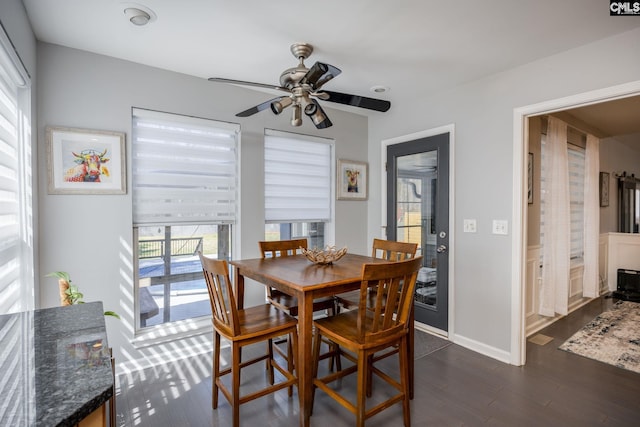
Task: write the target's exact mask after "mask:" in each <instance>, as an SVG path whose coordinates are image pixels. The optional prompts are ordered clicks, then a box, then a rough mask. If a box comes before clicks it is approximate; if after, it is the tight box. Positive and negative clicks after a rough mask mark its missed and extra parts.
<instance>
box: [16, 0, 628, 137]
mask: <svg viewBox="0 0 640 427" xmlns="http://www.w3.org/2000/svg"><path fill="white" fill-rule="evenodd" d="M23 3H24V5H25V7H26V10H27V13H28V15H29V19H30V20H31V23H32V26H33V30H34V32H35V34H36V37H37V38H38V40H41V41H45V42H48V43H54V44H59V45H63V46H68V47H72V48H77V49H82V50H86V51H90V52H95V53H99V54H103V55H108V56H112V57H116V58H122V59H125V60H130V61H134V62H138V63H142V64H147V65H150V66H154V67H159V68H163V69H167V70H172V71H176V72H180V73H185V74H189V75H193V76H197V77H201V78H203V79H206V78H208V77H225V78H231V79H237V80H247V81H255V82H260V83H267V84H278V79H279V76H280V73H281V72H282V71H283V70H284V69H286V68H289V67H293V66H295V65H296V64H297V61H296V60H295V59H294V58H293V56H292V55H291V53H290V51H289V46H290V45H291V44H292V43H294V42H307V43H311V44H312V45H313V46H314V48H315V51H314V53H313V54H312V55H311V57H310V58H309V59H308V60H307V61H306V65H307V66H311V65H312V64H313V63H314V62H315V61H323V62H327V63H329V64H332V65H334V66H336V67H338V68H340V69H341V70H342V74H341V75H340V76H339V77H337V78H336V79H334V80H333V81H331V82H330V83H328V84H327V85H326V86H325V89H327V90H333V91H339V92H346V93H352V94H356V95H361V96H370V97H377V98H383V99H387V100H389V101H391V104H392V106H391V108H393V105H394V104H397V103H401V102H403V100H407V99H412V98H415V97H426V96H428V95H429V94H432V93H434V92H436V91H441V90H445V89H447V88H450V87H454V86H457V85H460V84H463V83H466V82H470V81H473V80H477V79H480V78H482V77H485V76H488V75H491V74H494V73H497V72H500V71H502V70H506V69H509V68H513V67H516V66H518V65H522V64H525V63H528V62H531V61H534V60H536V59H539V58H543V57H546V56H550V55H553V54H555V53H559V52H563V51H566V50H568V49H572V48H575V47H578V46H581V45H584V44H588V43H590V42H593V41H595V40H598V39H601V38H605V37H608V36H612V35H616V34H618V33H622V32H625V31H629V30H632V29H635V28H638V27H640V19H635V17H610V16H609V10H608V3H607V2H606V1H604V0H562V1H558V0H536V1H513V0H484V1H479V0H458V1H455V2H449V1H442V0H438V1H435V0H394V1H372V0H323V1H291V0H289V1H282V0H269V1H266V0H241V1H240V0H238V1H231V0H182V1H177V0H139V2H138V4H142V5H143V6H146V7H148V8H150V9H151V10H152V11H153V12H154V13H155V15H156V17H157V19H155V20H153V22H151V23H149V24H148V25H146V26H144V27H137V26H134V25H132V24H131V23H130V22H129V21H128V20H127V19H126V18H125V16H124V13H123V11H124V9H125V7H127V6H131V5H132V4H134V3H131V2H123V1H120V0H23ZM634 54H635V53H634ZM211 84H220V83H211ZM375 85H382V86H386V87H388V88H389V91H388V92H386V93H384V94H374V93H372V92H371V91H370V88H371V87H372V86H375ZM332 106H333V105H332ZM248 107H250V106H247V108H248ZM357 112H359V113H362V114H366V113H367V111H365V110H361V109H358V110H357ZM638 122H639V123H640V120H639V121H638ZM638 131H640V129H639V130H638Z"/></svg>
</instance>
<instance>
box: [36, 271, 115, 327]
mask: <svg viewBox="0 0 640 427" xmlns="http://www.w3.org/2000/svg"><path fill="white" fill-rule="evenodd" d="M45 277H57V278H58V286H59V288H60V304H61V305H63V306H64V305H74V304H84V300H83V298H84V294H83V293H82V292H80V289H79V288H78V286H76V285H72V284H71V277H70V276H69V273H67V272H66V271H54V272H53V273H49V274H47V275H46V276H45ZM104 315H105V316H112V317H115V318H116V319H120V315H119V314H118V313H116V312H115V311H110V310H108V311H105V312H104Z"/></svg>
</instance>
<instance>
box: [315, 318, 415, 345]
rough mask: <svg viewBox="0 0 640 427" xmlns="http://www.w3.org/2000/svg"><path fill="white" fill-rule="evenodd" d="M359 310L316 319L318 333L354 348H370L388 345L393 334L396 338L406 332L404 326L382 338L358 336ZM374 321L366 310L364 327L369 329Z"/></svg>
mask: <svg viewBox="0 0 640 427" xmlns="http://www.w3.org/2000/svg"><path fill="white" fill-rule="evenodd" d="M358 311H359V310H352V311H347V312H345V313H342V314H338V315H336V316H330V317H325V318H322V319H318V320H315V321H314V325H315V327H316V328H318V329H319V330H320V333H321V334H322V335H323V336H325V337H327V338H329V340H331V341H333V342H336V343H339V344H340V345H342V346H344V347H347V348H351V349H354V350H358V349H371V348H374V347H377V346H378V345H380V344H381V343H382V344H383V346H384V347H388V346H389V344H388V343H387V342H388V341H389V340H390V339H392V338H393V337H394V336H397V337H398V338H399V337H400V336H401V335H403V334H406V332H407V331H406V329H405V328H398V329H397V331H394V332H393V333H390V334H388V335H386V336H385V337H384V338H383V339H382V340H380V341H375V340H364V339H361V338H360V337H359V336H358V328H357V323H358V317H359V316H360V314H359V312H358ZM373 321H374V314H373V313H372V312H369V311H367V313H366V316H365V318H364V326H365V329H367V330H369V329H370V328H371V325H372V323H373Z"/></svg>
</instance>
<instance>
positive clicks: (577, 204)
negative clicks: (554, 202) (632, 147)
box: [568, 145, 585, 265]
mask: <svg viewBox="0 0 640 427" xmlns="http://www.w3.org/2000/svg"><path fill="white" fill-rule="evenodd" d="M568 154H569V200H570V211H571V263H572V265H582V260H583V256H584V172H585V163H584V162H585V150H584V148H581V147H576V146H573V145H569V153H568Z"/></svg>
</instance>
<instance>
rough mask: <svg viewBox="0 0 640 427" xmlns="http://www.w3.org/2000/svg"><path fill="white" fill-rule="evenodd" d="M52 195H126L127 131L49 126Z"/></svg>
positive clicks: (48, 139) (48, 148)
mask: <svg viewBox="0 0 640 427" xmlns="http://www.w3.org/2000/svg"><path fill="white" fill-rule="evenodd" d="M46 138H47V168H48V173H49V185H48V190H49V194H126V182H127V181H126V166H125V155H126V152H125V134H124V132H115V131H106V130H92V129H80V128H70V127H58V126H47V128H46Z"/></svg>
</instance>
